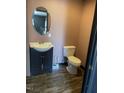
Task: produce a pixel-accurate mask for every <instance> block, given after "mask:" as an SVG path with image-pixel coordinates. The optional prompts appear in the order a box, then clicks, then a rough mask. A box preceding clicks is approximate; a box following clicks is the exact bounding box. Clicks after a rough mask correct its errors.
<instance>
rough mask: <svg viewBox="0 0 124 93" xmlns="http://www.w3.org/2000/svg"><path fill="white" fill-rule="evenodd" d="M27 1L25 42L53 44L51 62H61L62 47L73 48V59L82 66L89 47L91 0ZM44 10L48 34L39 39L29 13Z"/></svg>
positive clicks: (92, 9)
mask: <svg viewBox="0 0 124 93" xmlns="http://www.w3.org/2000/svg"><path fill="white" fill-rule="evenodd" d="M82 1H83V0H27V31H28V33H29V42H31V41H39V42H44V41H51V42H52V43H53V45H54V51H53V56H54V60H53V62H54V63H61V62H62V59H63V46H64V45H75V46H76V47H77V49H76V56H77V57H79V58H80V59H81V61H82V65H84V66H85V63H86V57H87V50H88V45H89V39H90V33H91V27H92V21H93V15H94V9H95V0H88V1H87V2H86V1H85V3H84V2H82ZM39 6H42V7H45V8H46V9H47V10H48V12H49V14H50V16H51V27H50V33H51V34H52V36H51V37H50V38H49V37H48V36H41V35H40V34H38V33H37V32H36V31H34V29H33V27H32V11H33V9H35V8H36V7H39Z"/></svg>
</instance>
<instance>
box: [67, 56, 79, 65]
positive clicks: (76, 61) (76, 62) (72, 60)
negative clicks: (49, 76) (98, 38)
mask: <svg viewBox="0 0 124 93" xmlns="http://www.w3.org/2000/svg"><path fill="white" fill-rule="evenodd" d="M68 60H69V62H70V63H71V64H72V65H74V66H77V67H78V66H80V64H81V60H80V59H79V58H77V57H74V56H69V57H68Z"/></svg>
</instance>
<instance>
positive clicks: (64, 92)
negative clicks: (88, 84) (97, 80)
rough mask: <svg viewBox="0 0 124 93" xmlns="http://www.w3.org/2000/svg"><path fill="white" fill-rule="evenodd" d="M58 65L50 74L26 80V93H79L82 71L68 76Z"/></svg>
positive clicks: (63, 68) (62, 67) (63, 67)
mask: <svg viewBox="0 0 124 93" xmlns="http://www.w3.org/2000/svg"><path fill="white" fill-rule="evenodd" d="M65 67H66V66H64V65H60V66H59V69H57V70H53V72H52V73H46V74H41V75H37V76H31V77H27V78H26V93H81V87H82V80H83V73H84V72H83V70H82V71H80V70H79V74H78V75H72V74H69V73H68V72H67V71H66V69H65Z"/></svg>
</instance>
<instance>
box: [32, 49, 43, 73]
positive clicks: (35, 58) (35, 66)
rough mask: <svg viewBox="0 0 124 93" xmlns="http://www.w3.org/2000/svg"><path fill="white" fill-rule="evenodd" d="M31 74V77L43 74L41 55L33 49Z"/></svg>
mask: <svg viewBox="0 0 124 93" xmlns="http://www.w3.org/2000/svg"><path fill="white" fill-rule="evenodd" d="M30 72H31V75H38V74H40V73H42V69H41V61H40V54H39V52H38V51H36V50H34V49H32V48H30Z"/></svg>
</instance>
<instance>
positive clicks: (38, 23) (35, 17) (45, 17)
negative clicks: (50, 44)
mask: <svg viewBox="0 0 124 93" xmlns="http://www.w3.org/2000/svg"><path fill="white" fill-rule="evenodd" d="M49 20H50V19H49V13H48V12H47V10H46V9H45V8H43V7H38V8H36V9H35V10H34V11H33V14H32V25H33V27H34V29H35V30H36V31H37V32H38V33H40V34H41V35H46V34H47V33H48V31H49V25H50V24H49V22H48V21H49Z"/></svg>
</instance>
